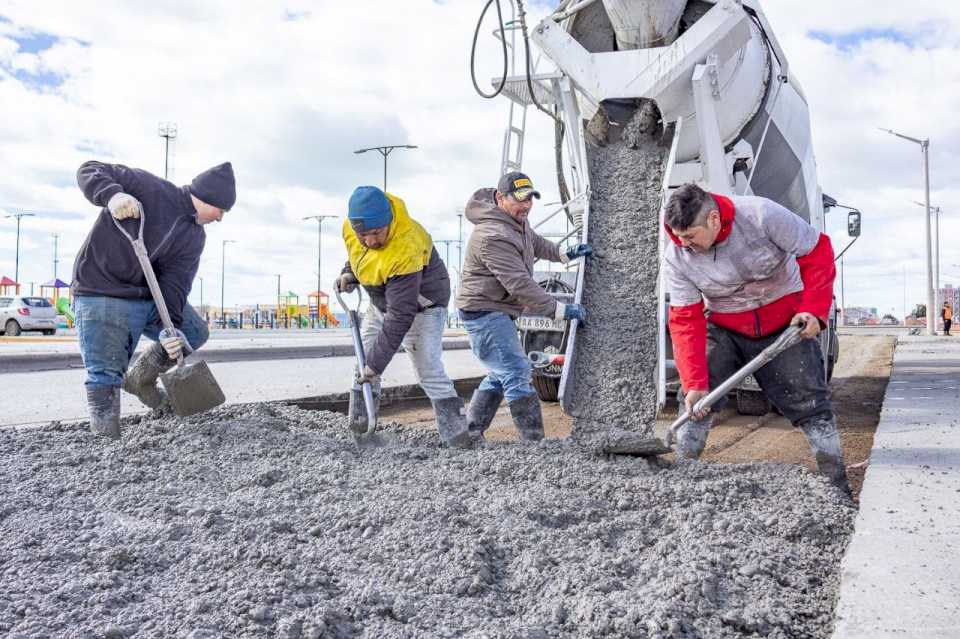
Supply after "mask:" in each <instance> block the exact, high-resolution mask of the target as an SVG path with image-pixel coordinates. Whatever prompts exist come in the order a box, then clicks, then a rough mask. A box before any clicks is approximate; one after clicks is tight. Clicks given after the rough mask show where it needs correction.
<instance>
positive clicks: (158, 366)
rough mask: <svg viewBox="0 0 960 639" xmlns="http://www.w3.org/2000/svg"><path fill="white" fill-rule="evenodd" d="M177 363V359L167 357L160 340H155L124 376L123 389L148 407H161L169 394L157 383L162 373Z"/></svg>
mask: <svg viewBox="0 0 960 639" xmlns="http://www.w3.org/2000/svg"><path fill="white" fill-rule="evenodd" d="M174 364H176V361H174V360H172V359H170V358H169V357H167V351H165V350H163V346H161V345H160V342H155V343H154V344H153V345H151V346H150V348H148V349H147V350H145V351H143V352H142V353H140V355H139V356H138V357H137V359H136V360H135V361H134V362H133V364H132V365H131V366H130V368H129V369H128V370H127V374H126V375H124V376H123V390H125V391H127V392H128V393H130V394H131V395H136V396H137V399H139V400H140V401H141V402H143V403H144V405H145V406H147V407H148V408H157V407H159V406H160V405H161V404H162V403H163V402H164V400H165V399H166V398H167V394H166V393H165V392H164V391H163V390H162V389H161V388H160V386H159V385H158V384H157V378H158V377H160V373H165V372H167V371H168V370H170V369H171V368H173V365H174Z"/></svg>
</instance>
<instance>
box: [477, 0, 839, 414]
mask: <svg viewBox="0 0 960 639" xmlns="http://www.w3.org/2000/svg"><path fill="white" fill-rule="evenodd" d="M494 1H495V0H490V2H488V3H487V8H489V7H490V5H491V3H492V2H494ZM502 14H503V15H505V17H504V18H502V20H501V27H500V28H499V29H497V30H496V32H495V34H494V35H495V36H496V37H497V38H498V39H500V40H501V41H502V43H501V44H502V47H503V54H504V57H505V60H507V59H508V60H509V62H510V67H512V68H510V69H508V72H507V73H505V74H504V75H503V77H498V78H495V79H494V80H493V86H494V88H495V92H496V93H498V94H500V95H503V96H506V97H508V98H509V99H510V113H509V118H510V122H509V125H508V127H507V129H506V132H505V136H504V142H503V154H502V159H501V167H500V170H501V173H503V172H506V171H508V170H515V169H519V168H520V165H521V162H522V157H523V145H524V134H525V125H526V117H527V110H528V107H530V106H535V107H538V108H539V109H540V110H542V111H544V112H545V113H547V114H548V115H549V116H551V117H553V118H554V119H555V120H556V131H557V136H556V144H557V158H558V160H557V164H558V165H557V174H558V178H559V181H560V184H559V186H560V192H561V197H562V199H563V200H564V201H563V204H562V206H561V207H560V208H559V209H557V210H556V211H554V212H553V213H551V215H550V216H548V217H552V216H553V215H556V214H558V213H559V212H560V211H562V212H563V213H565V214H566V216H567V217H568V219H569V220H570V223H571V225H572V227H573V229H574V230H573V231H572V232H571V236H572V237H573V238H574V239H575V241H584V240H586V241H591V240H595V239H596V238H597V236H598V235H597V234H598V232H600V227H602V225H603V223H604V220H605V217H606V216H607V215H609V213H608V212H607V211H606V210H594V209H597V208H598V201H600V200H598V198H600V199H601V200H603V197H604V196H603V193H604V192H609V191H610V190H611V189H620V190H625V193H624V194H623V195H624V197H626V198H633V199H634V200H636V201H638V202H639V201H643V200H647V201H650V202H652V203H654V204H653V205H652V206H654V208H655V209H656V210H654V211H653V212H652V214H651V216H648V217H647V218H646V219H644V220H640V221H639V223H640V224H642V225H646V227H640V228H636V229H632V230H629V229H628V230H627V232H626V235H629V236H630V237H634V238H636V240H635V241H636V242H638V243H644V242H646V243H655V244H656V249H657V250H656V251H648V252H647V253H646V254H653V255H655V256H656V258H657V259H658V258H659V255H660V254H661V253H662V247H663V245H664V242H666V241H668V240H667V238H666V237H665V233H664V232H663V226H662V219H663V218H662V214H663V206H664V205H665V203H666V201H667V199H668V197H669V194H670V193H671V191H672V190H673V189H675V188H676V187H678V186H680V185H682V184H684V183H687V182H695V183H697V184H699V185H700V186H701V187H703V188H705V189H707V190H709V191H712V192H715V193H720V194H737V195H760V196H764V197H767V198H770V199H772V200H774V201H776V202H778V203H780V204H782V205H783V206H785V207H786V208H788V209H790V210H791V211H794V212H795V213H796V214H797V215H799V216H801V217H802V218H803V219H805V220H807V221H809V222H810V223H811V224H812V225H813V226H814V227H815V228H818V229H821V230H823V229H824V200H825V198H824V195H823V193H822V192H821V190H820V186H819V183H818V179H817V167H816V163H815V160H814V153H813V145H812V140H811V131H810V118H809V111H808V106H807V101H806V98H805V96H804V93H803V89H802V88H801V86H800V84H799V82H798V81H797V79H796V78H795V77H794V76H793V74H792V73H791V71H790V66H789V63H788V59H787V57H786V55H785V53H784V51H783V50H782V48H781V47H780V44H779V43H778V41H777V39H776V36H775V35H774V32H773V29H772V28H771V25H770V24H769V22H768V21H767V18H766V16H765V15H764V13H763V10H762V9H761V7H760V4H759V2H757V1H756V0H563V1H562V2H560V4H559V6H558V7H557V8H556V10H555V11H554V12H553V13H552V14H551V15H549V16H547V17H546V18H545V19H543V20H542V21H540V22H539V23H538V24H531V25H528V24H527V20H526V15H525V9H524V6H523V3H522V0H515V4H514V3H511V4H510V11H503V12H502ZM478 31H479V24H478ZM475 46H476V36H475ZM545 63H551V64H545ZM544 67H552V68H549V69H548V70H547V71H541V69H543V68H544ZM478 90H479V88H478ZM486 97H490V95H489V94H487V95H486ZM638 131H639V132H640V133H638ZM617 144H627V145H628V146H630V147H631V148H632V149H634V150H639V151H640V152H647V151H645V148H646V147H650V150H649V152H648V155H650V157H654V158H655V160H656V161H653V162H652V163H647V164H646V165H644V167H643V169H642V171H640V173H642V178H643V179H640V178H641V175H639V174H637V173H636V172H635V173H633V174H631V173H629V172H627V171H624V167H622V166H614V165H611V164H610V163H609V157H608V158H607V159H606V160H603V162H605V163H606V164H604V166H602V167H600V166H598V164H599V163H600V161H601V158H600V155H598V153H597V152H596V150H597V149H604V148H607V147H610V146H613V145H617ZM561 149H562V150H561ZM561 156H562V160H561V159H560V158H561ZM608 156H609V154H608ZM651 191H652V193H651ZM607 195H609V193H607ZM831 201H832V199H830V198H827V202H831ZM603 202H604V204H602V205H599V206H602V207H608V206H609V202H610V199H609V198H607V199H606V200H603ZM657 213H659V215H658V214H657ZM638 215H640V214H638ZM640 216H641V217H642V215H640ZM620 220H621V222H622V216H621V217H620ZM534 222H535V225H536V221H535V220H534ZM650 226H655V227H656V230H653V229H651V228H649V227H650ZM651 268H653V269H657V268H658V265H657V264H649V263H646V264H641V263H639V262H638V264H637V269H638V270H643V269H651ZM587 270H588V269H585V268H580V269H579V270H577V271H576V272H571V273H567V274H564V275H562V276H561V275H557V274H541V275H542V277H541V279H542V280H543V281H542V285H543V286H545V287H548V289H549V290H551V291H552V292H555V293H556V294H558V295H561V296H565V298H566V301H569V300H570V299H571V298H572V299H574V300H575V301H577V302H580V301H582V300H583V299H584V295H585V291H584V285H585V277H586V275H585V274H586V271H587ZM586 279H589V278H586ZM653 286H654V287H655V289H654V290H651V291H650V293H651V294H649V295H646V296H644V297H643V302H642V303H644V304H648V308H646V309H641V310H642V313H641V314H638V315H637V317H641V316H651V315H652V316H653V317H655V320H654V321H655V324H656V326H655V327H653V328H651V330H652V332H653V333H654V336H653V339H655V340H656V344H655V348H654V349H647V350H648V351H652V352H654V353H655V357H654V356H651V357H650V358H649V359H648V360H643V357H641V356H640V355H631V354H630V353H627V355H626V356H627V357H628V358H629V357H634V362H635V366H633V368H632V370H633V371H634V373H635V375H636V377H637V382H638V383H640V384H641V385H642V384H648V385H649V388H650V389H651V391H650V392H651V393H654V394H655V397H654V398H651V399H653V401H652V402H651V403H653V404H655V405H656V407H657V409H659V408H662V406H663V404H664V402H665V399H666V397H667V396H668V394H669V393H670V392H671V391H672V390H673V389H675V388H676V387H677V386H678V380H677V376H676V371H675V369H674V367H673V363H672V354H671V353H672V351H671V347H670V341H669V334H668V331H667V328H666V321H665V315H666V311H665V309H666V306H667V304H668V303H669V300H667V299H665V297H666V296H665V292H664V290H663V286H661V284H660V281H659V277H658V276H654V284H653ZM601 303H602V302H601ZM608 303H610V304H616V303H617V301H616V300H609V302H608ZM594 304H595V305H596V302H595V303H594ZM831 315H833V314H831ZM520 328H521V331H522V333H523V338H524V344H525V346H526V347H527V348H528V350H531V351H538V352H543V351H547V352H559V353H564V355H565V356H564V357H563V358H557V359H556V361H555V362H554V363H553V364H552V366H543V367H541V368H538V369H537V376H538V378H539V379H538V380H537V381H538V384H537V388H538V390H539V391H540V392H541V396H547V397H549V396H550V395H551V393H552V392H553V391H555V393H556V395H557V396H559V400H560V402H561V404H562V406H563V409H564V410H565V411H566V412H568V413H570V412H575V406H574V405H573V404H574V402H575V399H574V398H573V396H574V395H575V394H576V393H574V392H572V390H571V387H572V386H573V385H574V384H576V382H575V381H574V380H575V379H576V378H577V377H583V376H585V375H589V374H590V372H591V371H589V370H583V371H580V372H579V373H577V369H578V365H583V359H584V357H585V355H584V353H583V352H582V349H579V348H578V340H579V339H580V336H581V333H582V331H583V330H584V329H583V327H580V326H578V325H577V322H575V321H574V322H570V323H569V324H557V323H556V322H551V321H550V320H547V319H545V318H522V319H521V324H520ZM587 330H598V331H603V330H605V327H603V326H601V327H594V326H593V325H592V323H591V327H590V328H588V329H587ZM619 330H622V326H621V327H620V328H619ZM628 339H635V340H648V339H649V338H648V336H647V334H645V333H643V332H642V331H639V332H637V333H631V335H630V336H629V338H628V336H624V341H628ZM820 339H821V343H822V347H823V352H824V362H825V366H826V368H827V374H828V375H829V374H830V373H831V372H832V368H833V363H834V362H835V361H836V359H837V357H838V351H839V346H838V342H837V337H836V333H835V325H834V323H833V322H831V325H830V326H829V328H828V330H826V331H824V332H823V333H822V335H821V338H820ZM638 353H639V351H638ZM595 359H596V358H592V360H595ZM561 360H562V362H563V363H562V367H561V364H560V363H559V362H560V361H561ZM578 360H579V362H578ZM625 361H626V360H625ZM581 373H582V374H581ZM651 378H652V379H651ZM648 394H649V393H648ZM737 395H738V397H737V400H738V401H737V405H738V407H739V408H740V410H741V411H742V412H745V413H751V414H762V413H764V412H766V411H767V410H768V409H769V404H768V403H767V402H766V399H765V398H764V397H763V395H762V393H760V392H759V387H758V386H756V382H755V381H753V380H752V379H749V378H748V380H747V381H746V382H745V383H744V384H743V385H742V386H741V387H740V388H739V389H738V392H737Z"/></svg>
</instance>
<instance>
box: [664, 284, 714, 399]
mask: <svg viewBox="0 0 960 639" xmlns="http://www.w3.org/2000/svg"><path fill="white" fill-rule="evenodd" d="M669 326H670V339H671V340H672V341H673V361H674V362H676V364H677V370H678V371H679V372H680V383H681V384H682V385H683V390H684V392H687V391H691V390H703V391H705V390H710V375H709V373H708V369H707V317H706V316H705V315H704V314H703V302H702V301H701V302H697V303H696V304H691V305H690V306H671V307H670V321H669Z"/></svg>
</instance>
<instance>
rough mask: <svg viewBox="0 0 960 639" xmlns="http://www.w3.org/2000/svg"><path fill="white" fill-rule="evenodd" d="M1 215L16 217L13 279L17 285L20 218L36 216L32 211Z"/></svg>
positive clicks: (18, 276)
mask: <svg viewBox="0 0 960 639" xmlns="http://www.w3.org/2000/svg"><path fill="white" fill-rule="evenodd" d="M3 217H4V218H8V217H15V218H17V251H16V257H15V258H14V267H13V269H14V270H13V279H14V280H16V282H17V285H19V284H20V220H21V219H22V218H25V217H36V216H35V215H34V214H33V213H11V214H10V215H4V216H3Z"/></svg>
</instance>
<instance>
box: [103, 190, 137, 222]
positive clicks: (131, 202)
mask: <svg viewBox="0 0 960 639" xmlns="http://www.w3.org/2000/svg"><path fill="white" fill-rule="evenodd" d="M107 208H108V209H109V210H110V215H112V216H113V217H114V218H115V219H117V220H125V219H127V218H128V217H132V218H138V217H140V211H142V210H143V206H142V205H141V204H140V200H138V199H137V198H135V197H133V196H132V195H130V194H129V193H114V195H113V197H111V198H110V201H109V202H107Z"/></svg>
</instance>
